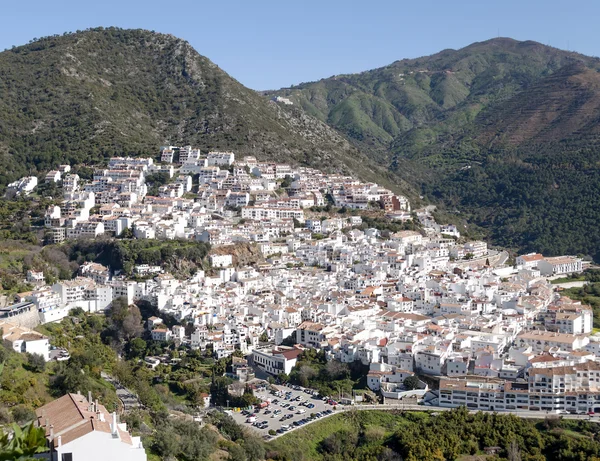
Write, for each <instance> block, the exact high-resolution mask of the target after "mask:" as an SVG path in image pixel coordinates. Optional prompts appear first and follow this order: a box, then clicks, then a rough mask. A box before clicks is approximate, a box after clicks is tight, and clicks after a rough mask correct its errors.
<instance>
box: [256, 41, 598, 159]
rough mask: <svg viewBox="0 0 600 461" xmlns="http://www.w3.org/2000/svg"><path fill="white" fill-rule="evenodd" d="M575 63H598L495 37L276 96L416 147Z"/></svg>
mask: <svg viewBox="0 0 600 461" xmlns="http://www.w3.org/2000/svg"><path fill="white" fill-rule="evenodd" d="M573 64H583V65H588V66H591V67H598V66H600V61H599V60H597V59H595V58H588V57H586V56H583V55H579V54H577V53H571V52H567V51H562V50H558V49H555V48H551V47H547V46H544V45H541V44H539V43H536V42H530V41H527V42H518V41H516V40H512V39H507V38H499V39H492V40H488V41H486V42H481V43H474V44H472V45H469V46H467V47H465V48H462V49H460V50H444V51H441V52H440V53H437V54H434V55H432V56H428V57H423V58H417V59H403V60H401V61H396V62H394V63H393V64H391V65H389V66H386V67H382V68H379V69H374V70H370V71H367V72H362V73H360V74H353V75H338V76H334V77H331V78H328V79H323V80H320V81H318V82H313V83H303V84H300V85H298V86H295V87H292V88H284V89H282V90H279V91H277V92H275V94H279V95H284V96H286V97H289V98H291V99H292V101H295V102H296V103H298V104H299V105H301V106H302V107H303V108H304V109H305V110H306V111H307V112H308V113H310V114H311V115H314V116H315V117H317V118H319V119H321V120H323V121H326V122H327V123H329V124H330V125H331V126H333V127H335V128H337V129H338V130H340V131H342V132H344V133H346V134H347V135H348V136H349V137H350V138H352V139H354V140H356V141H358V142H360V143H364V144H367V145H370V146H372V147H375V148H383V149H389V148H391V147H393V146H394V145H397V144H399V141H400V140H404V142H405V143H406V145H408V146H410V147H411V148H413V149H416V150H418V149H419V148H422V147H423V146H426V145H430V144H434V143H436V142H438V141H439V140H440V139H439V136H440V135H442V134H444V133H449V132H452V133H453V134H454V135H457V134H460V132H461V131H462V130H463V129H464V126H465V125H469V124H471V123H474V122H475V120H476V118H477V115H478V114H479V113H480V112H482V111H485V109H491V108H492V107H495V106H496V105H497V104H501V103H502V102H503V101H506V100H507V99H510V98H511V97H512V96H514V95H516V94H518V93H520V92H521V91H523V90H527V89H528V88H529V87H530V86H531V85H533V84H534V83H536V82H537V81H539V80H540V79H542V78H544V77H546V76H549V75H552V74H553V73H555V72H557V71H558V70H560V69H562V68H564V67H565V66H570V65H573ZM268 94H269V95H270V94H271V93H268Z"/></svg>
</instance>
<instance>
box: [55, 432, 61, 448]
mask: <svg viewBox="0 0 600 461" xmlns="http://www.w3.org/2000/svg"><path fill="white" fill-rule="evenodd" d="M61 445H62V435H59V436H58V437H56V447H57V448H58V447H60V446H61Z"/></svg>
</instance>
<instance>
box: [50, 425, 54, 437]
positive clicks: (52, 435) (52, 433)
mask: <svg viewBox="0 0 600 461" xmlns="http://www.w3.org/2000/svg"><path fill="white" fill-rule="evenodd" d="M53 438H54V426H53V425H51V426H50V440H52V439H53Z"/></svg>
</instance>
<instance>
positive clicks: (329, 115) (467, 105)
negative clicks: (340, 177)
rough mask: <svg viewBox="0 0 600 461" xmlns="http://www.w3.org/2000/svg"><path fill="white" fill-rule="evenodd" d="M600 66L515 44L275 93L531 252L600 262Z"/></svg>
mask: <svg viewBox="0 0 600 461" xmlns="http://www.w3.org/2000/svg"><path fill="white" fill-rule="evenodd" d="M598 69H600V60H599V59H598V58H592V57H587V56H583V55H581V54H577V53H573V52H568V51H563V50H558V49H556V48H552V47H548V46H545V45H542V44H540V43H536V42H532V41H525V42H520V41H516V40H512V39H507V38H498V39H492V40H488V41H485V42H481V43H474V44H472V45H469V46H467V47H465V48H462V49H460V50H444V51H441V52H440V53H437V54H434V55H432V56H428V57H422V58H418V59H403V60H401V61H396V62H394V63H393V64H391V65H389V66H386V67H382V68H380V69H374V70H371V71H367V72H362V73H360V74H353V75H338V76H334V77H331V78H327V79H323V80H320V81H318V82H312V83H303V84H301V85H298V86H295V87H292V88H284V89H281V90H278V91H276V92H267V93H265V95H266V96H267V97H272V96H274V95H280V96H284V97H287V98H289V99H291V100H292V101H293V102H294V103H295V104H297V105H300V106H301V107H303V108H304V109H305V110H306V112H307V113H308V114H311V115H312V116H314V117H316V118H318V119H320V120H322V121H324V122H326V123H328V124H329V125H330V126H331V127H333V128H335V129H336V130H338V131H339V132H340V133H343V134H344V135H345V136H346V137H347V138H348V139H349V140H351V141H352V142H353V143H354V144H355V145H356V146H357V147H359V148H360V149H361V150H363V151H365V152H367V153H368V155H369V156H370V157H371V158H372V159H374V160H376V161H377V162H378V163H379V164H381V165H383V166H385V167H386V168H388V169H390V170H391V171H393V172H394V173H396V174H397V175H399V176H400V177H403V178H404V179H406V180H407V181H408V182H410V183H411V184H412V185H413V186H414V187H416V188H417V189H419V190H420V191H421V193H422V194H423V195H424V196H426V197H427V198H428V199H430V200H432V201H433V202H434V203H438V204H442V205H445V209H446V210H447V211H450V212H453V213H456V214H458V216H460V217H462V218H468V219H469V220H470V221H471V222H473V223H474V224H477V225H478V226H481V227H482V228H483V229H485V230H487V232H488V236H489V237H490V239H491V241H492V242H493V243H496V244H501V245H504V246H507V247H511V248H515V249H518V250H520V251H527V250H535V251H544V252H546V253H548V254H561V253H573V254H576V253H584V254H589V255H592V256H593V257H594V258H596V259H599V258H600V231H599V230H598V229H597V228H598V226H597V224H596V223H597V222H599V221H600V212H597V211H596V210H599V209H600V193H598V192H600V174H599V173H600V171H599V170H598V165H600V136H599V134H600V133H599V131H600V123H599V122H600V73H599V72H598Z"/></svg>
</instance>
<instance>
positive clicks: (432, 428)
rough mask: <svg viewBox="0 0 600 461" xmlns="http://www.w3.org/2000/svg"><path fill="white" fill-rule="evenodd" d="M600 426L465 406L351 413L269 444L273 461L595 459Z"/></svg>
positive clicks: (598, 446)
mask: <svg viewBox="0 0 600 461" xmlns="http://www.w3.org/2000/svg"><path fill="white" fill-rule="evenodd" d="M598 430H599V429H598V427H597V425H595V424H594V423H590V422H587V421H570V420H559V419H558V418H557V419H556V420H546V421H544V422H540V421H532V420H527V419H520V418H517V417H515V416H511V415H497V414H493V413H477V414H469V413H468V411H467V410H466V409H465V408H464V407H463V408H460V409H457V410H453V411H449V412H442V413H440V414H439V415H437V416H433V415H431V414H428V413H424V412H421V413H416V412H398V413H395V412H381V411H353V412H346V413H342V414H339V415H335V416H332V417H330V418H327V419H324V420H321V421H319V422H316V423H314V424H311V425H310V426H307V427H306V428H302V429H299V430H297V431H294V433H292V434H289V435H285V436H283V437H281V438H278V439H276V440H274V441H272V442H270V443H268V444H267V447H268V449H267V456H269V457H270V458H272V459H274V460H277V461H283V460H286V461H304V460H315V461H319V460H339V459H344V460H348V461H353V460H378V461H379V460H398V461H399V460H406V461H417V460H418V461H434V460H444V459H446V460H456V459H460V458H461V457H462V456H465V455H480V456H485V451H484V449H485V448H488V447H498V449H499V453H498V455H497V457H490V458H486V459H498V460H500V459H508V460H517V459H522V460H544V459H552V460H561V461H566V460H574V461H575V460H580V459H587V460H592V459H598V456H599V454H600V443H598V442H597V441H595V434H596V433H597V432H598Z"/></svg>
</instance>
